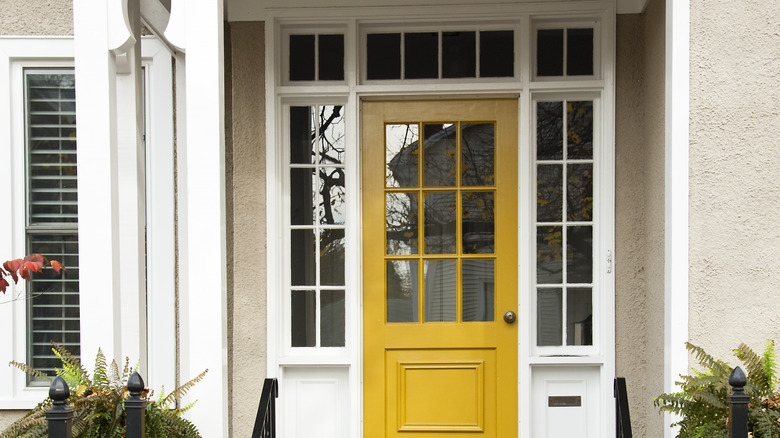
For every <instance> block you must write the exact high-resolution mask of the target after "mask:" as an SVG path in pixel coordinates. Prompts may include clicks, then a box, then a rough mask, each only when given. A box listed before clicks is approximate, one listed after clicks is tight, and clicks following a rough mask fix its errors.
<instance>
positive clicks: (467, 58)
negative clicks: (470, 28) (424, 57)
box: [441, 32, 477, 78]
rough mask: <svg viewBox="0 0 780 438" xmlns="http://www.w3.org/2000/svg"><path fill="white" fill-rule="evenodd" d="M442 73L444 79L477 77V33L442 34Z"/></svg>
mask: <svg viewBox="0 0 780 438" xmlns="http://www.w3.org/2000/svg"><path fill="white" fill-rule="evenodd" d="M441 45H442V54H441V56H442V60H441V62H442V65H441V68H442V72H441V75H442V77H444V78H473V77H476V76H477V35H476V32H442V41H441Z"/></svg>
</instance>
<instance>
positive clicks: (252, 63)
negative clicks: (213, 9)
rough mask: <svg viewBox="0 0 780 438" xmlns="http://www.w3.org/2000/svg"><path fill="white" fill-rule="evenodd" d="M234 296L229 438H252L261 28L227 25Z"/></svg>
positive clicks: (262, 357) (261, 281)
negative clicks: (244, 437)
mask: <svg viewBox="0 0 780 438" xmlns="http://www.w3.org/2000/svg"><path fill="white" fill-rule="evenodd" d="M229 28H230V40H231V55H230V58H231V70H232V79H231V82H232V93H231V95H232V97H231V100H232V109H231V113H232V121H233V123H232V144H233V147H232V194H233V196H232V205H233V208H232V214H233V233H232V236H231V237H232V242H231V245H232V247H233V262H232V270H233V275H232V278H233V291H232V297H233V300H232V312H231V313H230V315H229V316H228V318H229V320H230V321H229V327H232V329H231V333H230V336H231V338H232V344H231V345H232V354H231V364H230V375H231V378H230V382H231V383H230V391H231V393H230V403H231V413H232V414H231V415H232V419H231V436H236V437H243V436H250V435H251V434H252V427H253V426H254V421H255V415H256V414H257V404H258V402H259V401H260V392H261V390H262V386H263V379H264V377H265V373H266V357H267V356H266V355H267V345H266V290H265V285H266V269H265V266H266V223H265V217H266V210H265V187H266V182H265V175H266V173H265V39H264V32H265V30H264V29H265V27H264V24H263V23H262V22H233V23H230V26H229Z"/></svg>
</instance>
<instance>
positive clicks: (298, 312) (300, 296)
mask: <svg viewBox="0 0 780 438" xmlns="http://www.w3.org/2000/svg"><path fill="white" fill-rule="evenodd" d="M315 306H316V295H315V292H314V291H313V290H294V291H292V295H291V310H292V315H291V316H292V346H293V347H314V346H316V336H317V329H316V327H315V325H314V324H315V322H314V321H315V318H316V308H315Z"/></svg>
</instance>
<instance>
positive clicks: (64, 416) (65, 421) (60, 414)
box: [46, 376, 73, 438]
mask: <svg viewBox="0 0 780 438" xmlns="http://www.w3.org/2000/svg"><path fill="white" fill-rule="evenodd" d="M68 397H70V388H68V384H67V383H65V379H63V378H62V377H60V376H57V377H55V378H54V381H53V382H51V386H50V387H49V398H51V399H52V401H53V403H52V407H51V409H49V410H48V411H46V421H48V422H49V438H72V437H73V431H72V428H73V408H71V407H70V406H68V405H66V404H65V400H67V399H68Z"/></svg>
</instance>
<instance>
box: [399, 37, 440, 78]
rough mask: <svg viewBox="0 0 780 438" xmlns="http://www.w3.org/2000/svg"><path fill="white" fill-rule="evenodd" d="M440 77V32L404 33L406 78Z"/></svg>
mask: <svg viewBox="0 0 780 438" xmlns="http://www.w3.org/2000/svg"><path fill="white" fill-rule="evenodd" d="M438 77H439V34H438V33H437V32H419V33H406V34H404V78H405V79H436V78H438Z"/></svg>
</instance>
